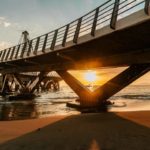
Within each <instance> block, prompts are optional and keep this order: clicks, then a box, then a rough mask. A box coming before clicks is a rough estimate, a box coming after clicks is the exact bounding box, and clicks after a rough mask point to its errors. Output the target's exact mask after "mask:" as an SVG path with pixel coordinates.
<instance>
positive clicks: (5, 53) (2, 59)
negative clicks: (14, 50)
mask: <svg viewBox="0 0 150 150" xmlns="http://www.w3.org/2000/svg"><path fill="white" fill-rule="evenodd" d="M6 51H7V49H5V50H4V52H3V55H2V59H1V61H3V60H4V57H5V54H6Z"/></svg>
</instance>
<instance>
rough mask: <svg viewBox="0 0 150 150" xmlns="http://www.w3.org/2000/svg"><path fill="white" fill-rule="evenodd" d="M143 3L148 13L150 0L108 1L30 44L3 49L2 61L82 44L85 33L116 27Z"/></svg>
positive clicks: (1, 52) (92, 34)
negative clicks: (123, 17)
mask: <svg viewBox="0 0 150 150" xmlns="http://www.w3.org/2000/svg"><path fill="white" fill-rule="evenodd" d="M141 4H144V8H143V9H144V12H145V14H146V15H149V14H150V10H149V7H150V0H140V1H139V0H132V1H126V0H108V1H106V2H105V3H103V4H102V5H100V6H99V7H97V8H95V9H94V10H92V11H90V12H88V13H87V14H85V15H84V16H82V17H80V18H78V19H76V20H74V21H72V22H70V23H69V24H67V25H64V26H62V27H60V28H58V29H56V30H54V31H51V32H48V33H46V34H43V35H41V36H38V37H36V38H33V39H31V40H30V41H28V42H26V43H21V44H19V45H16V46H12V47H10V48H7V49H4V50H2V51H0V61H1V62H3V61H4V62H5V61H8V60H13V59H21V58H23V57H24V56H26V57H30V56H31V55H37V52H38V51H41V52H43V53H45V52H46V51H45V50H46V49H47V50H48V49H49V50H50V51H53V50H55V47H56V46H58V45H61V46H62V47H65V46H66V43H67V42H68V41H72V42H73V43H74V44H78V39H79V37H81V36H83V35H85V34H91V36H95V33H96V30H98V29H100V28H102V27H101V26H100V25H104V26H105V25H110V28H112V29H114V30H115V28H116V24H117V21H118V16H119V17H120V15H122V14H125V13H126V12H128V11H130V10H134V8H136V7H137V6H139V5H141ZM130 14H132V12H131V13H130ZM128 15H129V14H128Z"/></svg>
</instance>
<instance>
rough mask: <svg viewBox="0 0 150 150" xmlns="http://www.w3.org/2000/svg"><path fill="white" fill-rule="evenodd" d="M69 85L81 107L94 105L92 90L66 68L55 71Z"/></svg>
mask: <svg viewBox="0 0 150 150" xmlns="http://www.w3.org/2000/svg"><path fill="white" fill-rule="evenodd" d="M56 72H57V73H58V74H59V75H60V76H61V77H62V79H63V80H64V81H65V82H66V83H67V84H68V85H69V87H70V88H71V89H72V90H73V91H74V92H75V93H76V94H77V95H78V96H79V98H80V99H79V102H80V104H81V106H83V107H90V106H95V105H96V104H97V100H96V99H93V96H92V92H91V91H90V90H89V89H88V88H87V87H85V86H84V85H83V84H82V83H81V82H80V81H78V80H77V79H76V78H75V77H73V76H72V75H71V74H70V73H69V72H67V71H66V70H59V71H56Z"/></svg>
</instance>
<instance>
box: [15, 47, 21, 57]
mask: <svg viewBox="0 0 150 150" xmlns="http://www.w3.org/2000/svg"><path fill="white" fill-rule="evenodd" d="M20 46H21V44H20V45H18V48H17V52H16V56H15V58H17V57H18V54H19V49H20Z"/></svg>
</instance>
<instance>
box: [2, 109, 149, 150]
mask: <svg viewBox="0 0 150 150" xmlns="http://www.w3.org/2000/svg"><path fill="white" fill-rule="evenodd" d="M0 150H150V111H141V112H118V113H97V114H81V115H71V116H51V117H48V118H41V119H32V120H22V121H1V122H0Z"/></svg>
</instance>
